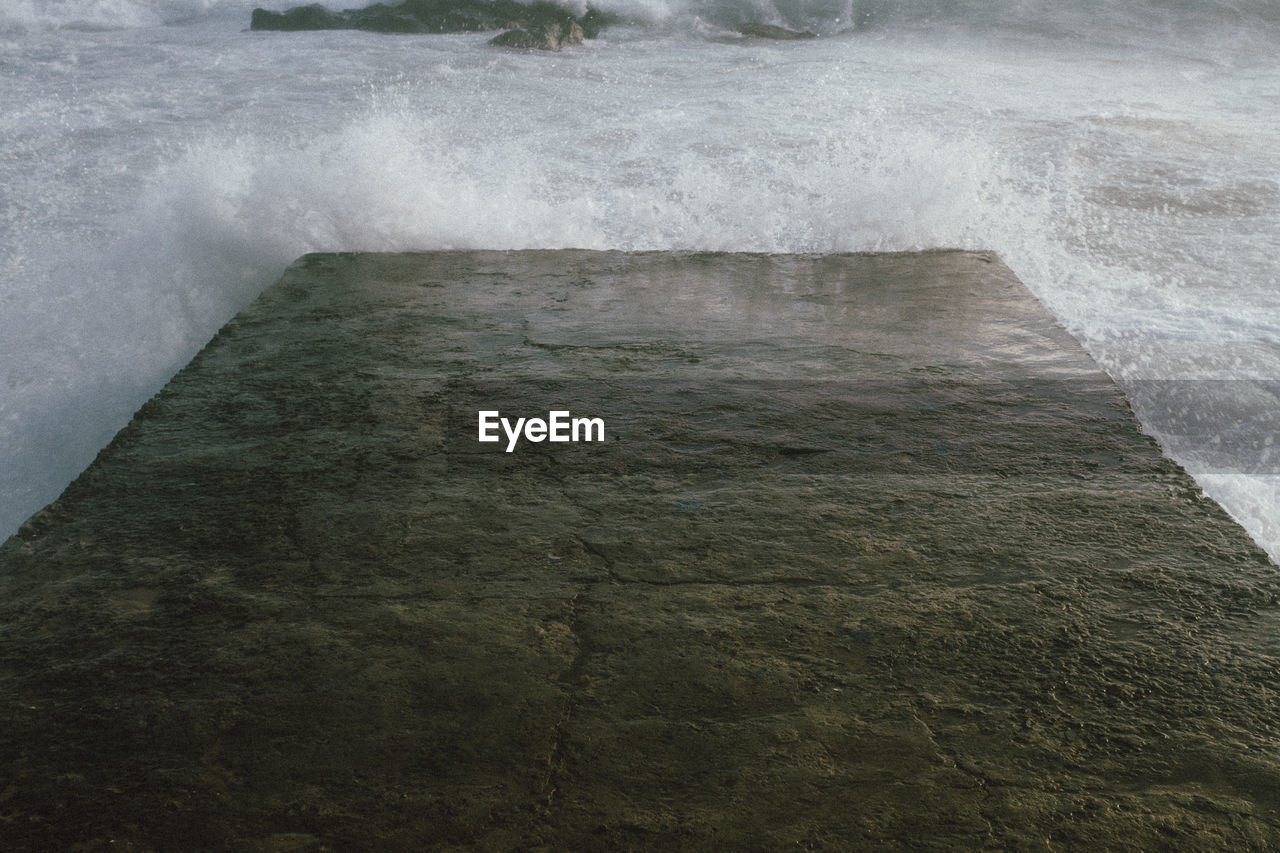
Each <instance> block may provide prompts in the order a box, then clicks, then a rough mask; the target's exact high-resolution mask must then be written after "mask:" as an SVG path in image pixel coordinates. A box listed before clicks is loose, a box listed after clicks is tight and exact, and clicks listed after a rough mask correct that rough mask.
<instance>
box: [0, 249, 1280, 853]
mask: <svg viewBox="0 0 1280 853" xmlns="http://www.w3.org/2000/svg"><path fill="white" fill-rule="evenodd" d="M482 410H498V411H500V412H501V413H502V416H504V417H510V418H511V419H512V420H514V419H515V418H517V417H542V418H545V417H547V413H548V412H550V411H553V410H567V411H570V412H572V415H573V416H575V417H590V418H600V419H601V420H602V421H603V423H604V440H603V441H591V442H585V441H580V442H578V443H572V442H566V443H551V442H548V441H542V442H536V443H535V442H532V441H521V443H520V444H519V446H517V447H516V448H515V450H514V451H513V452H511V453H508V452H506V448H505V441H504V442H499V443H481V442H479V441H478V440H477V438H478V424H477V413H478V412H479V411H482ZM1278 592H1280V583H1278V580H1277V570H1276V567H1275V566H1274V565H1273V564H1272V563H1271V562H1270V561H1269V560H1268V559H1267V557H1266V556H1265V555H1264V554H1263V553H1262V552H1261V551H1260V550H1259V549H1258V548H1257V547H1255V546H1254V545H1253V544H1252V542H1250V540H1249V539H1248V537H1247V536H1246V535H1245V534H1244V533H1243V532H1242V531H1241V530H1240V529H1239V527H1238V526H1237V525H1236V524H1235V523H1234V522H1232V521H1231V520H1230V519H1229V518H1228V517H1227V516H1226V515H1225V514H1224V513H1223V512H1222V511H1221V509H1220V508H1219V507H1218V506H1217V505H1216V504H1214V503H1213V502H1212V501H1210V500H1208V499H1206V498H1205V497H1203V496H1202V495H1201V493H1200V491H1199V490H1198V489H1197V487H1196V486H1195V484H1194V483H1193V482H1192V481H1191V480H1190V479H1189V478H1188V477H1187V476H1186V475H1185V473H1184V472H1183V471H1182V470H1181V469H1180V468H1179V467H1178V466H1177V465H1175V464H1173V463H1172V462H1170V461H1169V460H1168V459H1166V458H1164V457H1163V456H1162V455H1161V454H1160V452H1159V449H1158V447H1157V446H1156V445H1155V444H1154V442H1153V441H1151V440H1150V439H1149V438H1148V437H1147V436H1145V435H1144V434H1143V433H1142V431H1141V428H1140V426H1139V424H1138V423H1137V422H1136V420H1135V419H1134V417H1133V415H1132V413H1131V411H1130V409H1129V407H1128V405H1127V404H1126V402H1125V399H1124V397H1123V395H1122V394H1121V393H1120V391H1119V390H1118V389H1117V388H1116V386H1115V385H1114V384H1113V383H1112V382H1111V381H1110V380H1109V379H1108V378H1107V376H1105V375H1104V374H1103V373H1102V372H1100V371H1099V370H1098V369H1097V367H1096V366H1095V365H1094V364H1093V362H1092V361H1091V360H1090V359H1089V358H1088V356H1087V355H1086V354H1085V353H1084V352H1083V351H1082V350H1081V349H1080V348H1079V347H1078V346H1077V345H1076V343H1075V342H1074V341H1073V340H1072V339H1071V338H1070V336H1069V335H1067V334H1066V333H1065V332H1064V331H1063V330H1062V329H1061V328H1060V327H1059V326H1058V325H1057V324H1056V323H1054V321H1053V320H1052V319H1051V318H1050V317H1049V316H1048V315H1047V314H1046V312H1045V311H1044V310H1043V309H1042V308H1041V306H1040V305H1039V304H1038V303H1037V302H1036V300H1035V299H1034V298H1032V297H1031V296H1030V295H1029V294H1028V293H1027V291H1026V290H1025V289H1024V288H1023V287H1022V286H1021V284H1019V282H1018V281H1017V280H1016V279H1015V278H1014V277H1013V275H1012V274H1011V273H1010V271H1009V270H1008V269H1007V268H1006V267H1005V266H1004V265H1003V264H1001V263H1000V262H999V260H998V259H996V258H995V257H993V256H990V255H985V254H981V253H962V252H929V253H923V254H907V255H841V256H822V257H816V256H815V257H797V256H788V257H771V256H759V255H696V254H670V253H654V254H639V255H632V254H620V253H592V252H578V251H556V252H512V253H502V252H460V253H435V254H421V255H315V256H308V257H305V258H303V259H301V260H300V261H299V262H298V263H297V264H295V265H294V266H293V267H292V268H291V269H290V270H289V271H288V273H287V274H286V275H285V276H284V278H283V279H282V280H281V281H280V282H279V283H277V284H276V285H275V286H274V287H272V288H271V289H270V290H268V291H267V293H266V294H264V296H263V297H262V298H261V299H259V300H258V301H257V302H256V303H255V304H254V305H253V306H252V307H250V308H249V309H248V310H246V311H245V312H243V313H242V314H241V315H240V316H239V317H237V318H236V319H235V320H234V321H233V322H232V323H230V324H229V325H228V326H227V327H226V328H225V329H223V331H222V332H221V333H220V334H219V335H218V337H217V338H215V339H214V341H213V342H212V343H210V345H209V346H208V347H207V348H206V349H205V350H204V351H203V352H202V353H201V354H200V355H199V356H198V357H197V358H196V359H195V360H194V361H193V362H192V364H191V365H190V366H189V367H187V368H186V369H185V370H184V371H182V372H181V373H180V374H179V375H178V376H177V377H175V378H174V380H173V381H172V382H171V383H170V384H169V385H168V386H167V387H166V388H165V389H164V390H163V391H162V392H161V393H160V394H158V395H157V396H156V397H155V398H154V399H153V400H151V401H150V402H149V403H148V404H147V405H146V406H145V407H144V408H143V409H142V410H141V411H139V412H138V414H137V416H136V417H135V419H134V421H133V423H132V424H130V426H129V427H128V428H127V429H126V430H124V431H122V432H121V433H120V435H119V436H117V438H116V439H115V441H114V442H113V443H112V444H111V445H110V446H109V447H108V448H107V449H105V450H104V451H103V452H102V454H101V455H100V457H99V458H98V460H97V461H96V462H95V463H94V465H93V466H92V467H91V468H90V469H89V470H87V471H86V472H85V473H84V474H83V475H82V476H81V477H80V478H79V479H78V480H77V481H76V482H75V483H74V484H72V486H70V487H69V488H68V489H67V491H66V493H65V494H64V495H63V496H62V497H61V498H60V499H59V500H58V501H57V502H55V503H54V504H52V505H51V506H49V507H48V508H47V509H45V510H43V511H42V512H40V513H39V514H37V515H36V516H35V517H33V518H32V519H31V521H30V522H28V524H27V525H25V526H24V527H23V529H22V531H21V532H20V533H19V534H18V535H16V536H14V537H13V538H12V539H10V540H9V541H8V542H7V543H6V544H5V545H4V546H3V548H0V626H2V631H3V633H2V634H0V849H4V850H10V851H14V850H83V851H96V850H107V849H112V850H133V851H143V850H174V851H177V850H183V851H188V850H258V851H302V850H317V851H318V850H332V851H421V850H495V851H496V850H664V851H667V850H795V849H802V850H896V849H910V850H954V849H993V850H995V849H999V850H1046V851H1047V850H1071V849H1079V850H1098V849H1111V850H1160V849H1169V850H1179V851H1188V850H1215V851H1218V850H1227V849H1236V850H1250V849H1259V850H1260V849H1268V848H1270V849H1280V709H1278V707H1277V697H1278V696H1280V674H1278V673H1280V670H1278V668H1277V665H1278V663H1280V618H1278V613H1280V608H1278V599H1277V593H1278Z"/></svg>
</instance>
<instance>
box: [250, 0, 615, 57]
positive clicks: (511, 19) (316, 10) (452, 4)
mask: <svg viewBox="0 0 1280 853" xmlns="http://www.w3.org/2000/svg"><path fill="white" fill-rule="evenodd" d="M608 23H610V19H609V17H608V16H607V15H605V14H604V13H602V12H600V11H598V10H596V9H588V10H587V12H586V13H585V14H583V15H580V16H577V15H574V14H572V13H571V12H569V11H568V10H566V9H563V8H561V7H560V6H556V5H554V4H552V3H532V4H528V5H526V4H523V3H517V2H515V0H406V2H404V3H401V4H399V5H395V6H388V5H386V4H384V3H375V4H373V5H372V6H367V7H365V8H363V9H344V10H342V11H340V12H334V11H332V10H330V9H328V8H326V7H324V6H321V5H319V4H311V5H308V6H298V7H295V8H293V9H289V10H287V11H284V12H271V11H268V10H266V9H254V10H253V15H252V17H251V19H250V24H249V26H250V29H254V30H368V31H370V32H377V33H461V32H484V31H487V30H506V31H507V32H505V33H503V34H502V35H499V36H498V37H497V38H495V39H493V40H492V42H491V44H496V45H498V46H501V47H516V48H535V49H540V50H559V49H560V48H561V47H563V46H564V45H566V44H569V45H574V44H582V40H583V39H584V38H595V37H596V36H597V35H599V33H600V31H601V29H603V28H604V27H605V26H606V25H607V24H608Z"/></svg>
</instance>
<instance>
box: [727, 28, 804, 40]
mask: <svg viewBox="0 0 1280 853" xmlns="http://www.w3.org/2000/svg"><path fill="white" fill-rule="evenodd" d="M738 32H740V33H742V34H743V35H744V36H755V37H756V38H762V39H777V40H779V41H795V40H796V39H811V38H817V36H815V35H814V34H813V33H810V32H802V31H800V30H789V29H787V28H786V27H775V26H773V25H772V24H743V25H742V26H741V27H738Z"/></svg>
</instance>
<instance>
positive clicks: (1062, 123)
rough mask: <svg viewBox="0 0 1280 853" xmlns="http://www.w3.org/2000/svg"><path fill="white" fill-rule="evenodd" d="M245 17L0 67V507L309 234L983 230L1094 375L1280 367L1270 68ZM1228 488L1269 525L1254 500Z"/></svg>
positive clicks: (83, 451)
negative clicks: (495, 35)
mask: <svg viewBox="0 0 1280 853" xmlns="http://www.w3.org/2000/svg"><path fill="white" fill-rule="evenodd" d="M286 5H287V4H286ZM166 8H173V7H172V6H169V7H166ZM673 9H674V10H676V12H671V10H673ZM664 10H665V11H664ZM652 11H653V13H654V14H655V15H658V14H668V13H671V14H675V13H678V12H679V8H678V7H676V6H667V7H661V8H659V7H658V6H653V7H652ZM242 27H243V22H239V23H237V24H235V25H231V24H225V25H222V24H220V25H218V26H214V25H212V24H206V25H200V26H194V27H183V28H163V29H157V30H155V31H140V32H138V33H136V34H131V35H130V36H129V38H128V39H124V38H120V37H117V36H112V35H100V34H94V33H82V32H78V33H59V32H50V33H46V34H44V35H42V36H40V37H39V38H36V37H35V36H32V37H24V39H23V40H19V41H18V42H16V45H17V47H18V48H19V50H18V51H16V52H14V53H12V54H11V57H12V59H11V61H9V62H7V63H6V64H5V65H3V66H0V74H10V75H17V76H16V77H15V78H14V79H15V80H16V81H17V83H18V84H19V85H20V86H21V87H22V88H21V91H22V96H21V98H20V99H19V98H18V97H17V96H16V95H12V94H11V95H10V96H9V97H10V99H11V100H8V101H4V96H3V95H0V101H3V106H5V107H6V109H5V110H4V111H3V113H2V114H3V115H4V118H3V119H2V120H0V141H2V142H3V143H4V144H5V148H4V149H3V150H6V151H8V152H9V155H8V159H7V160H0V171H2V172H3V174H2V175H0V177H3V179H4V181H5V185H6V186H7V187H8V188H9V190H10V196H9V199H10V201H9V208H8V212H7V213H5V214H4V215H5V216H6V217H7V218H6V219H5V221H4V224H5V229H4V232H3V233H5V234H6V235H7V236H6V237H5V238H4V239H5V249H6V252H7V254H6V256H5V257H4V258H3V269H4V272H5V275H6V278H7V279H8V280H9V281H10V282H13V283H12V284H10V285H9V286H7V287H6V288H4V289H3V290H0V299H3V301H4V307H5V310H4V311H3V312H0V364H3V371H4V372H3V381H4V383H5V385H4V387H5V390H6V394H5V396H4V398H3V401H2V402H0V453H2V454H4V455H3V459H0V472H3V473H0V477H3V478H4V481H3V482H0V491H3V492H4V493H5V494H6V496H7V499H6V501H5V505H4V508H3V514H2V517H0V530H5V531H6V532H7V531H8V530H12V529H13V527H15V526H16V525H17V523H19V522H20V521H21V519H22V518H23V517H25V515H27V514H29V513H30V512H31V511H33V510H34V509H36V508H37V507H38V506H39V505H40V504H41V503H43V502H45V501H47V500H49V499H50V498H52V497H53V496H54V495H55V494H56V492H57V490H58V489H59V488H61V485H62V484H65V482H66V481H67V480H68V479H69V478H70V477H71V476H73V475H74V474H75V473H76V471H78V470H79V468H80V467H82V466H83V464H85V463H86V462H87V461H88V459H89V458H91V456H92V453H93V452H94V450H96V448H97V447H99V446H101V444H102V443H104V442H105V440H106V439H107V438H108V437H109V436H110V434H111V432H112V431H113V430H114V429H116V428H118V427H119V426H121V425H123V423H124V421H125V420H126V419H127V417H128V414H129V413H130V412H131V411H132V410H133V408H134V407H136V405H137V404H138V403H140V402H141V401H142V400H143V399H145V397H146V396H147V395H148V394H149V393H151V392H153V391H154V390H156V388H158V387H159V385H160V384H162V383H163V381H164V380H165V378H167V376H168V375H170V374H171V373H172V372H173V371H175V370H176V369H177V368H178V367H179V366H181V364H182V363H183V362H184V361H185V360H186V359H187V358H189V357H190V355H191V354H192V353H193V352H194V351H195V350H196V349H197V348H198V347H199V346H200V345H201V344H203V343H204V341H205V340H207V339H208V337H209V336H210V335H212V334H213V333H214V331H216V329H217V328H218V327H219V326H220V325H221V324H222V323H223V322H225V320H226V319H227V318H229V317H230V316H231V314H232V313H233V312H234V311H235V310H236V309H237V308H238V307H239V306H240V305H242V304H243V303H244V302H245V301H246V300H247V299H249V298H250V297H251V296H252V295H253V294H254V293H255V292H257V291H258V290H259V289H260V288H262V287H263V286H265V285H266V284H268V283H269V282H270V281H272V280H273V279H274V278H275V277H276V276H278V274H279V272H280V271H281V270H282V269H283V267H284V266H285V265H286V264H287V263H288V262H289V261H290V260H292V259H293V258H295V257H296V256H298V255H300V254H302V253H304V252H308V251H325V250H377V251H383V250H409V249H439V248H534V247H537V248H560V247H581V248H600V249H705V250H741V251H767V252H827V251H852V250H875V249H882V250H884V249H912V248H927V247H934V246H958V247H970V248H991V249H995V250H997V251H999V252H1000V253H1001V254H1002V255H1003V256H1004V257H1005V259H1006V260H1007V261H1008V262H1009V263H1010V265H1011V266H1013V268H1014V269H1015V271H1016V272H1017V273H1018V274H1019V275H1020V276H1021V277H1022V279H1023V280H1024V281H1025V282H1026V283H1027V284H1028V285H1029V286H1030V287H1031V288H1032V289H1033V290H1034V291H1035V292H1036V293H1037V294H1038V295H1039V296H1040V297H1041V298H1042V299H1043V300H1044V301H1045V302H1046V303H1047V304H1048V305H1049V306H1050V308H1051V309H1052V310H1054V311H1055V312H1056V313H1057V314H1058V316H1060V317H1061V318H1062V319H1063V320H1064V321H1065V322H1066V323H1067V324H1068V326H1069V327H1070V328H1071V329H1072V331H1073V332H1075V333H1076V334H1077V335H1078V336H1079V337H1081V338H1082V339H1083V340H1084V341H1085V343H1086V344H1087V345H1088V346H1089V348H1090V349H1091V351H1092V352H1094V354H1095V356H1097V357H1098V358H1099V359H1100V360H1101V361H1102V363H1103V364H1104V365H1105V366H1106V367H1107V368H1108V369H1109V370H1111V371H1112V372H1113V373H1114V374H1115V375H1117V376H1120V377H1129V378H1132V377H1138V378H1141V377H1153V376H1155V377H1159V376H1164V377H1171V376H1178V377H1197V376H1201V377H1203V376H1227V377H1242V376H1261V377H1268V376H1270V377H1274V376H1280V354H1278V353H1277V347H1276V346H1275V340H1276V339H1277V338H1276V334H1277V329H1280V319H1278V317H1280V315H1278V314H1277V311H1278V310H1280V305H1278V304H1277V301H1276V300H1277V297H1276V295H1275V293H1276V291H1275V288H1274V276H1273V274H1272V273H1271V272H1270V271H1271V270H1272V269H1273V263H1274V261H1273V259H1274V257H1275V256H1276V254H1277V253H1278V252H1280V246H1277V240H1278V239H1280V238H1277V234H1278V233H1280V228H1277V222H1278V221H1280V213H1278V210H1280V201H1278V199H1280V176H1278V175H1277V173H1276V171H1275V167H1274V161H1273V158H1272V156H1271V152H1272V151H1274V150H1275V148H1274V145H1275V143H1276V142H1277V141H1278V140H1277V139H1276V137H1277V136H1280V130H1277V128H1276V126H1275V121H1274V119H1273V118H1270V115H1271V113H1269V112H1267V111H1265V110H1263V109H1262V108H1261V107H1262V105H1264V104H1266V103H1269V101H1268V98H1270V97H1272V96H1273V95H1274V94H1275V93H1276V91H1277V90H1278V89H1280V79H1278V75H1277V74H1276V73H1275V72H1274V69H1271V70H1267V69H1268V67H1269V66H1261V65H1260V66H1256V67H1255V66H1250V67H1249V68H1248V69H1247V74H1248V75H1249V80H1248V85H1247V86H1244V85H1242V84H1240V82H1239V79H1238V75H1239V73H1240V72H1239V71H1238V70H1237V69H1236V68H1235V67H1233V66H1231V65H1222V64H1215V62H1214V61H1212V56H1213V55H1214V53H1215V51H1216V50H1217V47H1214V46H1207V47H1206V48H1205V53H1204V55H1203V56H1200V57H1197V58H1196V59H1194V60H1186V59H1182V58H1179V57H1177V56H1170V55H1169V54H1168V53H1165V52H1160V51H1156V52H1150V53H1147V52H1141V51H1138V52H1134V51H1131V52H1129V53H1127V54H1125V62H1124V64H1118V63H1117V59H1116V56H1117V55H1116V53H1115V52H1114V49H1113V48H1112V47H1109V46H1092V47H1091V46H1087V45H1080V44H1071V45H1067V46H1060V45H1057V44H1056V42H1052V41H1050V42H1039V43H1035V44H1032V45H1028V44H1025V43H1021V42H1015V43H1010V42H1008V41H1007V40H1004V39H995V40H992V39H988V38H986V37H982V38H976V37H969V36H960V35H956V36H954V37H953V39H952V40H951V41H948V42H944V43H939V42H937V41H936V40H935V39H933V38H932V36H930V37H928V38H926V37H923V36H921V37H914V36H909V35H903V34H898V35H893V36H892V37H890V36H887V35H873V36H860V35H857V34H855V35H851V36H842V37H837V38H831V39H827V40H822V41H818V42H807V43H804V44H786V45H778V44H770V43H749V44H721V43H711V44H706V43H697V42H694V41H690V40H686V39H672V38H669V37H661V36H656V35H654V34H652V33H644V32H637V31H632V30H625V31H621V32H618V33H614V34H612V35H606V38H605V39H602V40H600V41H597V42H592V43H589V44H588V45H586V46H584V47H582V48H580V49H577V50H575V51H566V52H564V53H562V54H558V55H530V54H520V53H506V52H501V51H496V50H491V49H488V48H485V47H484V46H483V39H484V37H483V35H480V36H447V37H432V38H425V39H416V38H407V39H396V38H382V37H378V36H373V35H369V34H354V33H339V34H331V33H326V34H317V33H307V34H247V33H242V32H241V31H240V30H241V29H242ZM1236 61H1237V62H1239V61H1241V60H1239V59H1238V58H1237V60H1236ZM112 75H114V76H112ZM157 79H163V80H164V81H165V82H164V85H163V86H157V85H156V84H155V80H157ZM10 91H11V92H17V91H19V89H17V88H14V89H11V90H10ZM68 246H75V247H76V248H75V249H74V250H73V251H70V252H68V248H67V247H68ZM1224 341H1228V342H1230V346H1229V347H1224V346H1223V342H1224ZM1209 475H1210V476H1212V472H1209ZM1242 493H1248V494H1249V495H1251V496H1252V497H1251V498H1249V500H1252V501H1254V503H1252V504H1250V503H1249V502H1248V500H1244V499H1240V498H1238V495H1240V494H1242ZM1230 495H1231V496H1229V497H1228V498H1226V499H1224V500H1238V501H1239V502H1240V506H1242V507H1248V506H1252V507H1254V508H1253V509H1242V510H1241V513H1242V514H1246V515H1248V514H1249V513H1252V515H1249V517H1250V518H1255V519H1257V518H1261V519H1263V520H1262V521H1253V522H1248V523H1249V524H1250V525H1251V526H1250V529H1251V530H1252V531H1254V534H1255V536H1258V537H1259V538H1261V539H1265V538H1266V537H1267V536H1269V535H1270V534H1267V533H1266V531H1267V530H1270V529H1273V526H1274V524H1273V522H1272V521H1267V519H1275V518H1280V504H1278V503H1277V502H1276V501H1275V499H1274V494H1273V492H1270V491H1267V490H1266V489H1265V488H1263V487H1262V486H1258V485H1256V484H1255V485H1248V484H1245V485H1242V486H1237V487H1235V488H1234V491H1231V493H1230ZM1268 524H1271V525H1272V527H1268V526H1267V525H1268ZM1266 541H1268V542H1270V543H1271V545H1270V546H1269V547H1272V548H1273V551H1272V553H1276V551H1275V550H1274V548H1275V539H1274V537H1273V538H1271V539H1267V540H1266Z"/></svg>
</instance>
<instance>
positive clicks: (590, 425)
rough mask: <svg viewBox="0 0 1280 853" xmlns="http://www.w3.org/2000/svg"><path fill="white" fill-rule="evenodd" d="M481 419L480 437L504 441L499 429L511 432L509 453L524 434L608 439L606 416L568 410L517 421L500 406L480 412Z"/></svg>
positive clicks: (558, 438)
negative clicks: (572, 414)
mask: <svg viewBox="0 0 1280 853" xmlns="http://www.w3.org/2000/svg"><path fill="white" fill-rule="evenodd" d="M477 414H478V415H479V422H480V429H479V431H480V434H479V440H480V441H484V442H493V441H501V440H502V436H500V435H499V434H498V428H499V427H501V428H502V431H503V432H505V433H506V435H507V452H508V453H511V452H512V451H513V450H515V449H516V443H517V442H519V440H520V436H521V435H523V436H524V438H525V441H532V442H534V443H535V444H536V443H537V442H540V441H572V442H579V441H604V418H574V417H570V415H569V412H568V411H567V410H558V411H552V412H547V419H546V420H543V419H542V418H517V419H516V421H515V423H514V424H513V423H512V422H511V421H510V420H509V419H508V418H504V417H502V415H501V414H500V413H499V412H498V410H497V409H490V410H488V411H481V412H478V413H477Z"/></svg>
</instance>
